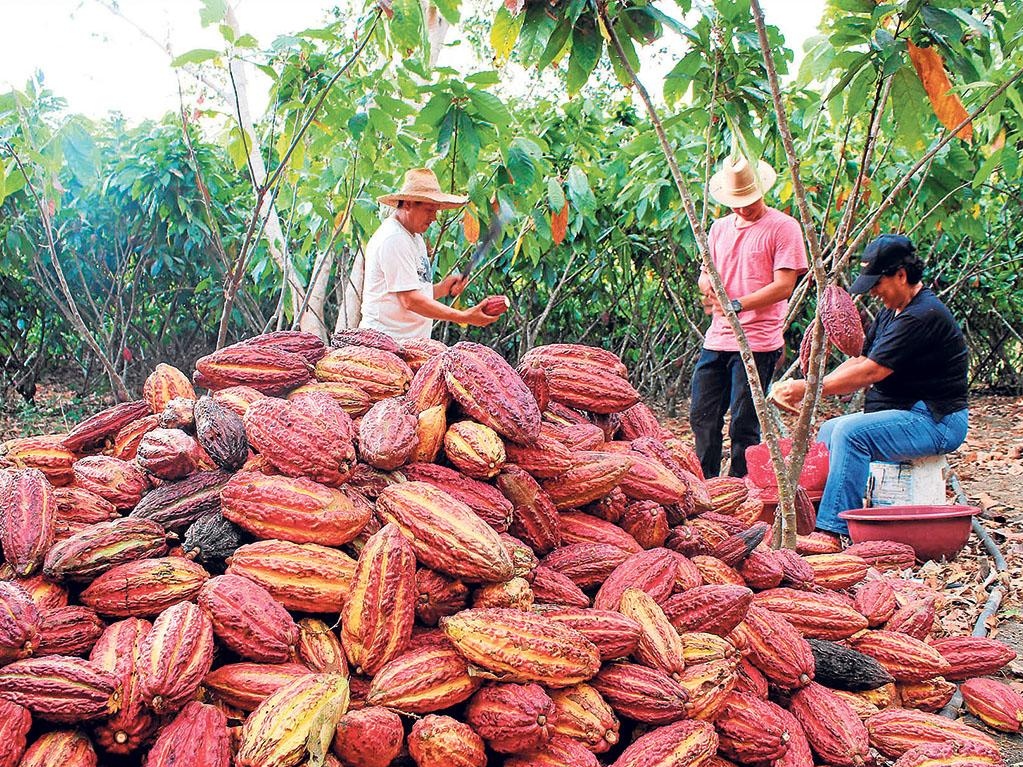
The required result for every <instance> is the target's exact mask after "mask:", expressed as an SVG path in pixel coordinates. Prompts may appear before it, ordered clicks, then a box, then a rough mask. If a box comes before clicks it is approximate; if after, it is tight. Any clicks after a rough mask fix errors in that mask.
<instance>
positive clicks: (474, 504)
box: [401, 463, 512, 532]
mask: <svg viewBox="0 0 1023 767" xmlns="http://www.w3.org/2000/svg"><path fill="white" fill-rule="evenodd" d="M401 473H402V474H403V475H404V476H405V478H406V479H408V480H410V481H412V482H426V483H428V484H431V485H433V486H434V487H436V488H437V489H439V490H443V491H444V492H445V493H447V494H448V495H450V496H451V497H452V498H455V499H456V500H459V501H461V502H462V503H464V504H465V505H466V506H468V507H469V508H470V509H472V510H473V511H474V512H476V515H477V516H478V517H479V518H480V519H482V520H483V521H484V522H486V523H487V524H488V525H490V526H491V527H492V528H494V529H495V530H497V531H498V532H504V531H505V530H507V529H508V526H509V524H511V517H512V502H511V501H509V500H508V499H507V498H505V497H504V496H503V495H501V491H500V490H498V489H497V488H495V487H494V486H493V485H488V484H487V483H486V482H480V481H479V480H477V479H473V478H472V477H467V476H466V475H464V474H462V473H461V472H459V471H456V470H454V469H449V468H448V467H447V466H438V465H437V464H433V463H412V464H409V465H408V466H406V467H405V468H404V469H403V470H402V472H401Z"/></svg>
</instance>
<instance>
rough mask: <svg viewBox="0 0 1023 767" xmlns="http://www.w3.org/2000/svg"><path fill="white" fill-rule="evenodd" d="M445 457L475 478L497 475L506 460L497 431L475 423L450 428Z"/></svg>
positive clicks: (467, 422) (454, 424)
mask: <svg viewBox="0 0 1023 767" xmlns="http://www.w3.org/2000/svg"><path fill="white" fill-rule="evenodd" d="M444 455H445V456H447V459H448V460H449V461H450V462H451V463H452V464H454V466H455V468H457V469H459V470H460V471H461V472H462V473H464V474H466V475H467V476H470V477H474V478H476V479H490V478H491V477H494V476H497V473H498V472H499V471H501V467H502V466H504V463H505V460H507V455H506V453H505V451H504V442H502V441H501V438H500V437H499V436H498V435H497V432H495V431H494V430H493V429H491V428H490V427H489V426H484V425H483V424H481V423H476V422H475V421H458V422H457V423H453V424H451V425H450V426H449V427H448V430H447V431H446V432H445V433H444Z"/></svg>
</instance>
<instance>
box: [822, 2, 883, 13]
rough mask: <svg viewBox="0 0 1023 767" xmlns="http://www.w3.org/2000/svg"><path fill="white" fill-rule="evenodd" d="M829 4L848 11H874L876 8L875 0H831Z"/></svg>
mask: <svg viewBox="0 0 1023 767" xmlns="http://www.w3.org/2000/svg"><path fill="white" fill-rule="evenodd" d="M828 5H830V6H831V7H832V8H835V9H836V10H839V11H845V12H846V13H872V12H873V10H874V3H873V0H830V2H829V3H828Z"/></svg>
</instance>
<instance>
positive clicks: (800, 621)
mask: <svg viewBox="0 0 1023 767" xmlns="http://www.w3.org/2000/svg"><path fill="white" fill-rule="evenodd" d="M753 603H754V604H756V605H759V606H761V607H766V608H767V609H768V610H771V611H772V612H774V613H776V614H778V615H781V616H782V617H783V618H785V619H786V620H787V621H788V622H789V623H791V624H792V625H793V626H795V627H796V630H797V631H799V633H800V634H802V635H803V636H805V637H812V638H814V639H845V638H847V637H851V636H852V635H853V634H856V633H858V632H860V631H863V630H864V629H865V628H867V619H866V618H864V617H863V615H861V614H860V613H859V612H858V611H857V610H856V608H855V607H853V604H852V600H850V599H849V598H848V597H844V596H842V595H840V594H836V593H834V592H828V591H822V592H820V593H816V594H814V593H811V592H809V591H797V590H796V589H786V588H777V589H771V590H769V591H762V592H760V593H759V594H757V595H756V596H755V597H754V598H753Z"/></svg>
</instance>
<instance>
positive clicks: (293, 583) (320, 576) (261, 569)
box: [227, 540, 355, 613]
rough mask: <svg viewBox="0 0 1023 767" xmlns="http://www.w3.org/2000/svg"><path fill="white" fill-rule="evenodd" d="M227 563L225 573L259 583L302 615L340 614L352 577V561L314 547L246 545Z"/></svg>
mask: <svg viewBox="0 0 1023 767" xmlns="http://www.w3.org/2000/svg"><path fill="white" fill-rule="evenodd" d="M227 562H228V566H227V572H228V573H232V574H234V575H241V576H244V577H245V578H248V579H249V580H250V581H253V582H255V583H258V584H259V585H260V586H262V587H263V588H264V589H266V590H267V591H269V592H270V595H271V596H272V597H273V598H274V599H276V600H277V601H278V602H280V603H281V604H282V605H284V607H285V608H286V609H288V610H294V611H296V612H304V613H336V612H340V611H341V606H342V604H343V603H344V599H345V596H346V595H347V594H348V589H349V586H350V584H351V581H352V576H354V575H355V560H354V559H352V558H351V557H350V556H348V555H347V554H345V553H344V552H343V551H340V550H338V549H334V548H330V547H327V546H320V545H318V544H315V543H292V542H290V541H276V540H271V541H257V542H256V543H247V544H245V545H244V546H240V547H239V548H238V549H237V550H236V551H235V552H234V554H232V555H231V557H230V558H229V559H228V560H227Z"/></svg>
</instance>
